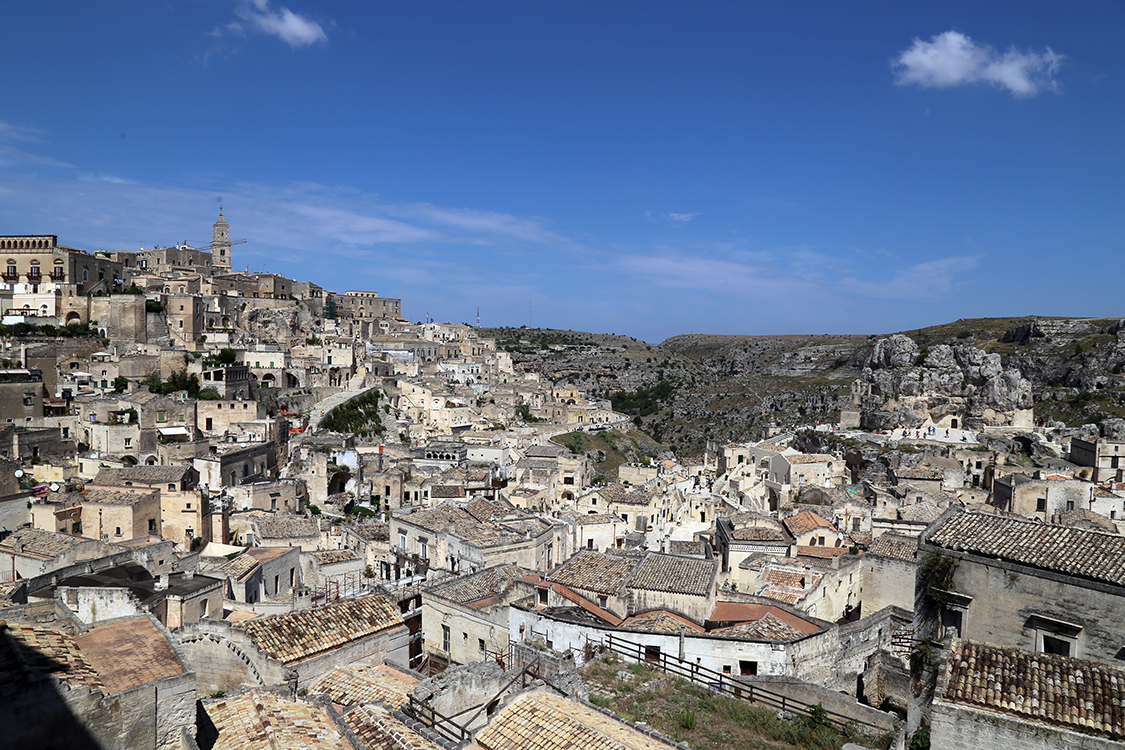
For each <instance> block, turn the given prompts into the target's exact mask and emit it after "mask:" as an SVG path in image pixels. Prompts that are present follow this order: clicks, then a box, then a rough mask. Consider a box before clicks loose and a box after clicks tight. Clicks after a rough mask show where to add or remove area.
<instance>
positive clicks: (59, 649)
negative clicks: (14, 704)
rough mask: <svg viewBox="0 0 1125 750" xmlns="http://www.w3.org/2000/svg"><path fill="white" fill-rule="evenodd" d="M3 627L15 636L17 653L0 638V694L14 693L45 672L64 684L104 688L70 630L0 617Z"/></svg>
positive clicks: (45, 675)
mask: <svg viewBox="0 0 1125 750" xmlns="http://www.w3.org/2000/svg"><path fill="white" fill-rule="evenodd" d="M4 629H7V630H8V632H9V633H11V635H12V637H13V638H14V639H15V647H16V648H17V649H18V650H19V653H18V654H13V653H12V652H11V651H10V650H9V648H8V647H7V646H6V645H5V643H4V641H5V639H3V638H0V698H4V697H7V696H9V695H13V694H15V693H18V692H20V691H22V690H24V689H26V688H27V687H29V683H31V682H33V681H37V680H41V679H43V678H45V677H47V676H48V675H51V676H53V677H55V678H57V679H58V680H60V681H62V682H65V683H67V684H68V685H75V686H85V687H88V688H91V689H93V690H103V691H104V690H105V685H103V684H102V680H101V677H99V676H98V672H97V670H95V669H94V667H93V666H92V665H91V664H90V661H89V660H88V659H87V658H86V655H85V654H83V653H82V650H81V649H80V648H79V647H78V644H77V643H75V642H74V638H73V637H72V636H71V635H70V634H68V633H64V632H63V631H61V630H55V629H54V628H48V627H44V626H42V625H28V624H23V623H15V622H13V623H7V624H6V623H4V621H2V620H0V632H2V631H3V630H4ZM25 666H26V668H27V671H26V672H25V671H24V667H25Z"/></svg>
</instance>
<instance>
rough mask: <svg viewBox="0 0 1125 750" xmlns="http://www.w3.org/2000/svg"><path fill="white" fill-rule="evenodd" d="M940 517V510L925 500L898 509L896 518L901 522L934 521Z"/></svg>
mask: <svg viewBox="0 0 1125 750" xmlns="http://www.w3.org/2000/svg"><path fill="white" fill-rule="evenodd" d="M940 515H941V509H940V508H938V506H937V505H935V504H934V503H931V502H929V501H927V500H923V501H922V502H920V503H914V504H913V505H904V506H903V507H901V508H899V509H898V517H899V518H901V519H902V520H903V521H926V522H929V521H936V520H937V519H938V516H940Z"/></svg>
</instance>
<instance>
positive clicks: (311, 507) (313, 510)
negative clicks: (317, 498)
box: [309, 504, 320, 516]
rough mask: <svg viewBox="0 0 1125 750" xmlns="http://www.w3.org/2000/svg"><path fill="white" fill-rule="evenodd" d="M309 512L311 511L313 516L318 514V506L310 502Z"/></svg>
mask: <svg viewBox="0 0 1125 750" xmlns="http://www.w3.org/2000/svg"><path fill="white" fill-rule="evenodd" d="M309 513H312V514H313V515H314V516H319V515H320V508H318V507H316V506H315V505H312V504H310V505H309Z"/></svg>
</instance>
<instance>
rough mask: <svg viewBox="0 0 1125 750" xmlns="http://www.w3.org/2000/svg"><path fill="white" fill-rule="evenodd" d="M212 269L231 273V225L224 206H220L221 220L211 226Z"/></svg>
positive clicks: (216, 271)
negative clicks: (225, 217)
mask: <svg viewBox="0 0 1125 750" xmlns="http://www.w3.org/2000/svg"><path fill="white" fill-rule="evenodd" d="M211 271H212V273H230V226H229V225H228V224H227V222H226V220H225V219H224V218H223V207H222V206H219V220H218V221H216V222H215V224H214V226H213V227H212V228H211Z"/></svg>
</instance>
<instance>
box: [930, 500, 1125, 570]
mask: <svg viewBox="0 0 1125 750" xmlns="http://www.w3.org/2000/svg"><path fill="white" fill-rule="evenodd" d="M927 541H928V542H929V543H930V544H933V545H936V546H938V547H944V548H946V549H951V550H955V551H958V552H968V553H972V554H976V555H983V556H985V557H995V558H999V559H1001V560H1008V561H1009V562H1014V563H1020V564H1023V565H1030V566H1032V567H1036V568H1043V569H1046V570H1054V571H1058V572H1060V573H1065V574H1067V575H1073V576H1082V577H1084V578H1091V579H1093V580H1097V581H1105V582H1107V583H1113V584H1116V585H1118V586H1125V537H1122V536H1117V535H1116V534H1105V533H1102V532H1098V531H1087V530H1086V529H1076V528H1074V527H1071V526H1053V525H1050V524H1043V523H1038V522H1036V521H1026V520H1023V519H1016V518H1007V517H1003V516H995V515H991V514H983V513H957V514H955V515H953V516H950V517H949V518H948V519H947V520H946V521H945V522H944V523H942V525H941V526H939V527H938V528H937V529H936V530H934V531H933V532H932V533H931V534H930V536H929V538H928V540H927Z"/></svg>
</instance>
